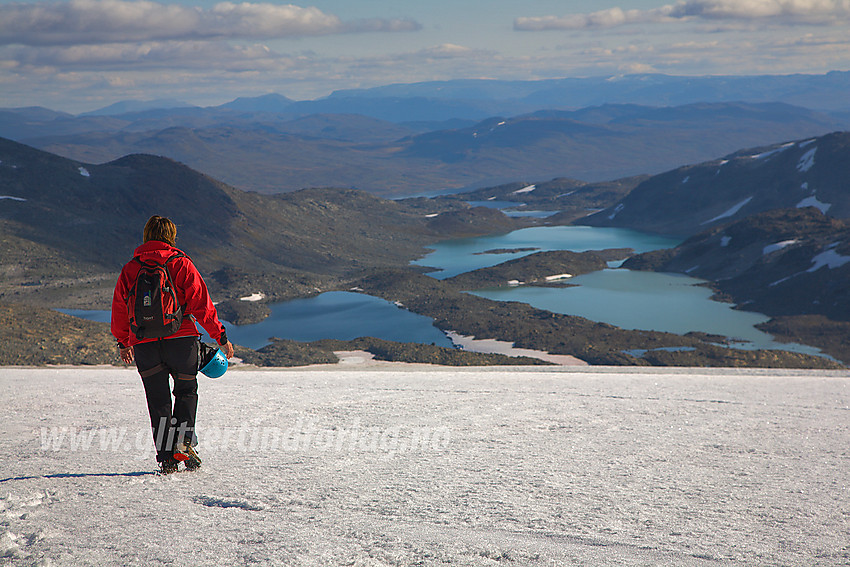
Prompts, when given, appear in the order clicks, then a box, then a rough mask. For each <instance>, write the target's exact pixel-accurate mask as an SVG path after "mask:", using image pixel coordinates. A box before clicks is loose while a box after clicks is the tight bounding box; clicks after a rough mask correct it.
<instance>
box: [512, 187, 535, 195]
mask: <svg viewBox="0 0 850 567" xmlns="http://www.w3.org/2000/svg"><path fill="white" fill-rule="evenodd" d="M535 189H537V185H528V186H527V187H523V188H522V189H517V190H516V191H512V192H511V195H520V194H522V193H531V192H532V191H534V190H535Z"/></svg>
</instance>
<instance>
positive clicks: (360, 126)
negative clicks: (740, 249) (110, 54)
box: [0, 103, 850, 196]
mask: <svg viewBox="0 0 850 567" xmlns="http://www.w3.org/2000/svg"><path fill="white" fill-rule="evenodd" d="M421 126H422V125H421V124H420V125H411V124H400V123H394V122H388V121H382V120H378V119H375V118H370V117H368V116H364V115H362V114H345V115H342V114H332V115H328V114H310V115H307V116H302V117H298V118H293V117H292V116H287V115H280V114H273V113H272V114H270V113H263V112H248V111H238V110H235V109H221V108H219V109H213V110H210V109H198V108H186V109H180V108H178V109H171V110H167V111H143V112H136V113H130V114H124V115H118V116H85V117H72V116H68V115H64V114H61V113H52V112H50V111H47V110H45V109H37V108H36V109H32V108H29V109H14V110H5V111H0V135H2V136H6V137H8V138H10V139H14V140H16V141H20V142H24V143H27V144H29V145H32V146H34V147H38V148H41V149H44V150H47V151H50V152H51V153H55V154H58V155H62V156H65V157H68V158H70V159H74V160H77V161H80V162H86V163H104V162H109V161H112V160H115V159H118V158H120V157H122V156H124V155H128V154H133V153H146V154H153V155H162V156H165V157H169V158H171V159H174V160H177V161H180V162H182V163H185V164H186V165H188V166H190V167H192V168H193V169H196V170H198V171H202V172H204V173H206V174H208V175H211V176H213V177H215V178H216V179H220V180H222V181H224V182H226V183H228V184H230V185H233V186H235V187H239V188H240V189H244V190H253V191H260V192H264V193H275V192H281V191H292V190H297V189H301V188H305V187H349V188H357V189H362V190H366V191H369V192H372V193H375V194H378V195H382V196H406V195H414V194H423V193H432V194H433V193H436V192H440V191H442V192H447V191H458V190H464V189H472V188H477V187H487V186H493V185H497V184H501V183H507V182H512V181H516V180H518V179H534V180H546V179H552V178H557V177H572V178H576V179H581V180H583V181H585V182H588V181H608V180H612V179H617V178H622V177H628V176H634V175H641V174H654V173H660V172H662V171H665V170H668V169H670V168H672V167H677V166H679V165H681V164H683V163H695V162H700V161H704V160H706V159H710V158H713V157H714V156H717V155H723V154H726V153H729V152H733V151H735V150H737V149H739V148H741V147H747V146H756V145H762V144H768V143H773V142H775V141H777V140H790V139H799V138H802V137H805V136H817V135H822V134H825V133H827V132H831V131H835V130H840V129H844V128H845V127H850V117H848V118H846V119H845V118H843V117H841V116H836V115H830V114H826V113H821V112H814V111H811V110H807V109H805V108H801V107H794V106H789V105H785V104H778V103H763V104H743V103H717V104H704V103H701V104H691V105H687V106H679V107H668V108H658V107H646V106H636V105H607V106H600V107H594V108H586V109H582V110H578V111H558V110H547V111H539V112H535V113H532V114H524V115H520V116H515V117H506V118H488V119H486V120H483V121H480V122H477V123H462V124H454V125H453V126H452V127H451V128H448V129H446V128H440V129H437V130H431V131H426V132H422V131H420V130H419V128H420V127H421Z"/></svg>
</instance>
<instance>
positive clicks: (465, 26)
mask: <svg viewBox="0 0 850 567" xmlns="http://www.w3.org/2000/svg"><path fill="white" fill-rule="evenodd" d="M848 32H850V0H672V1H671V0H667V1H665V0H596V1H584V0H578V1H569V0H561V1H556V0H454V1H450V0H429V1H428V2H422V1H421V0H417V1H415V2H414V1H406V0H396V1H391V0H345V1H344V0H314V1H311V2H303V3H296V4H288V3H282V2H269V1H265V0H253V1H246V2H242V1H236V0H234V1H232V2H227V1H219V0H194V1H193V0H179V1H174V0H32V1H17V2H10V1H6V0H0V97H2V98H0V107H15V106H32V105H40V106H47V107H49V108H54V109H57V110H66V111H69V112H82V111H86V110H92V109H95V108H100V107H102V106H106V105H107V104H110V103H112V102H115V101H119V100H126V99H137V100H150V99H155V98H176V99H179V100H183V101H186V102H189V103H193V104H199V105H213V104H221V103H224V102H227V101H229V100H232V99H234V98H236V97H237V96H256V95H260V94H266V93H269V92H277V93H280V94H284V95H286V96H289V97H291V98H295V99H312V98H317V97H321V96H325V95H327V94H330V93H331V92H332V91H334V90H337V89H343V88H356V87H370V86H377V85H383V84H389V83H409V82H417V81H428V80H445V79H459V78H495V79H531V80H533V79H545V78H555V77H587V76H610V75H618V74H628V73H643V72H655V73H666V74H672V75H725V74H731V75H745V74H788V73H800V72H803V73H824V72H827V71H830V70H842V71H844V70H850V33H848Z"/></svg>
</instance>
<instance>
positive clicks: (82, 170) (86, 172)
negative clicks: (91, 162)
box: [77, 167, 91, 177]
mask: <svg viewBox="0 0 850 567" xmlns="http://www.w3.org/2000/svg"><path fill="white" fill-rule="evenodd" d="M77 171H79V172H80V175H82V176H83V177H91V173H89V170H88V169H86V168H85V167H78V168H77Z"/></svg>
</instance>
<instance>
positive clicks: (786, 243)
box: [762, 240, 799, 256]
mask: <svg viewBox="0 0 850 567" xmlns="http://www.w3.org/2000/svg"><path fill="white" fill-rule="evenodd" d="M798 242H799V240H783V241H782V242H777V243H775V244H771V245H769V246H765V247H764V249H763V250H762V254H764V255H765V256H767V255H768V254H772V253H773V252H776V251H778V250H782V249H783V248H787V247H788V246H791V245H792V244H797V243H798Z"/></svg>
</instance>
